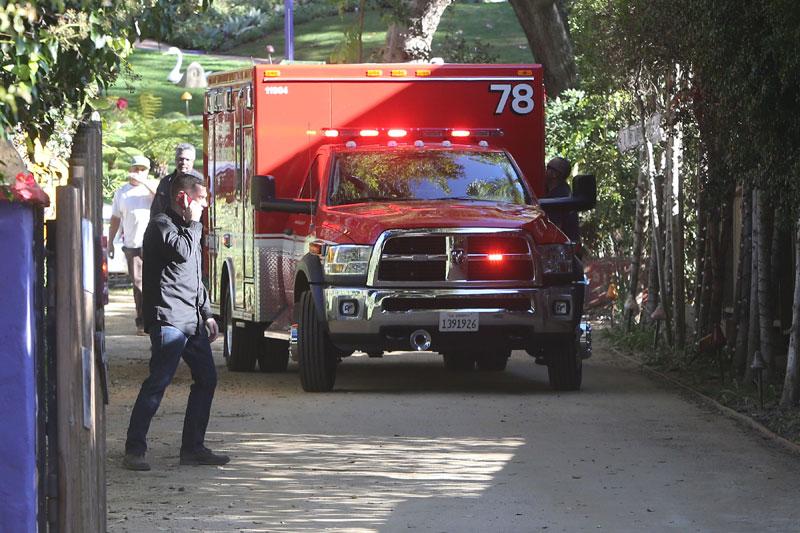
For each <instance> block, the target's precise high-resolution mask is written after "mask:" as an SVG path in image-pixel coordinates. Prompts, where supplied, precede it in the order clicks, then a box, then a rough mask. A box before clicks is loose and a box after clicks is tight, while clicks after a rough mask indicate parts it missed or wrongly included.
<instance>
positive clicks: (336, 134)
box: [325, 130, 339, 137]
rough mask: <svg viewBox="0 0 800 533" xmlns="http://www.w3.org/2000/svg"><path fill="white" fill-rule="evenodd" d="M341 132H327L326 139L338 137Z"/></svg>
mask: <svg viewBox="0 0 800 533" xmlns="http://www.w3.org/2000/svg"><path fill="white" fill-rule="evenodd" d="M338 136H339V130H325V137H338Z"/></svg>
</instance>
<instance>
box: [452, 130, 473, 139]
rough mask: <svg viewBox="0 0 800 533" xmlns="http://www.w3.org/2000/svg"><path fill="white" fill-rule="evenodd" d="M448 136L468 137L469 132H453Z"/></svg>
mask: <svg viewBox="0 0 800 533" xmlns="http://www.w3.org/2000/svg"><path fill="white" fill-rule="evenodd" d="M450 135H451V136H452V137H469V130H453V131H451V132H450Z"/></svg>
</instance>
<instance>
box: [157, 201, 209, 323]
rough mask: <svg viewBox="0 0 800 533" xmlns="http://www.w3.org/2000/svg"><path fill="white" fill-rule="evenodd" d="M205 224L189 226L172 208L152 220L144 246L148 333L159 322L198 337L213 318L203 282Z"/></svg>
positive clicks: (196, 223)
mask: <svg viewBox="0 0 800 533" xmlns="http://www.w3.org/2000/svg"><path fill="white" fill-rule="evenodd" d="M202 234H203V225H202V224H201V223H200V222H191V223H189V224H188V225H186V223H185V222H184V221H183V219H182V218H181V217H180V216H179V215H178V214H177V213H176V212H175V211H173V210H172V208H169V209H168V210H167V212H166V213H160V214H158V215H156V216H155V217H153V218H151V219H150V223H149V224H148V225H147V229H146V230H145V232H144V243H143V244H142V320H143V321H144V329H145V331H147V332H148V333H149V332H150V328H151V327H152V326H154V325H155V324H156V323H157V322H162V323H166V324H169V325H171V326H174V327H176V328H178V329H180V330H181V331H182V332H183V333H184V334H186V335H197V334H199V333H200V331H201V328H203V327H205V321H206V319H207V318H208V317H210V316H211V308H210V307H209V303H208V292H207V291H206V288H205V286H204V285H203V282H202V277H201V276H202V274H201V257H200V243H201V239H202Z"/></svg>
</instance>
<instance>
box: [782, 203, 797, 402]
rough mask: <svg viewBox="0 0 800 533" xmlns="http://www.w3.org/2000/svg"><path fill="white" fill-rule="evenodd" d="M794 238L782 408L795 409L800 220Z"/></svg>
mask: <svg viewBox="0 0 800 533" xmlns="http://www.w3.org/2000/svg"><path fill="white" fill-rule="evenodd" d="M795 225H796V227H795V237H794V299H793V301H792V333H791V336H790V337H789V353H788V354H787V356H786V377H785V378H784V380H783V394H782V395H781V406H782V407H794V406H795V405H797V403H798V400H800V361H799V359H800V357H799V356H798V353H797V351H798V343H800V219H798V220H797V222H796V223H795Z"/></svg>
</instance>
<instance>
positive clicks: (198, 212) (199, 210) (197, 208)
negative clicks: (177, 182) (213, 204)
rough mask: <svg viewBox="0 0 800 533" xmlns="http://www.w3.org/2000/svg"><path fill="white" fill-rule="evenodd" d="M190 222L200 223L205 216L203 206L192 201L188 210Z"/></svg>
mask: <svg viewBox="0 0 800 533" xmlns="http://www.w3.org/2000/svg"><path fill="white" fill-rule="evenodd" d="M186 211H187V214H188V217H189V220H191V221H192V222H200V218H201V217H202V216H203V204H201V203H200V202H197V201H195V200H192V201H191V202H189V207H188V208H187V209H186Z"/></svg>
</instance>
